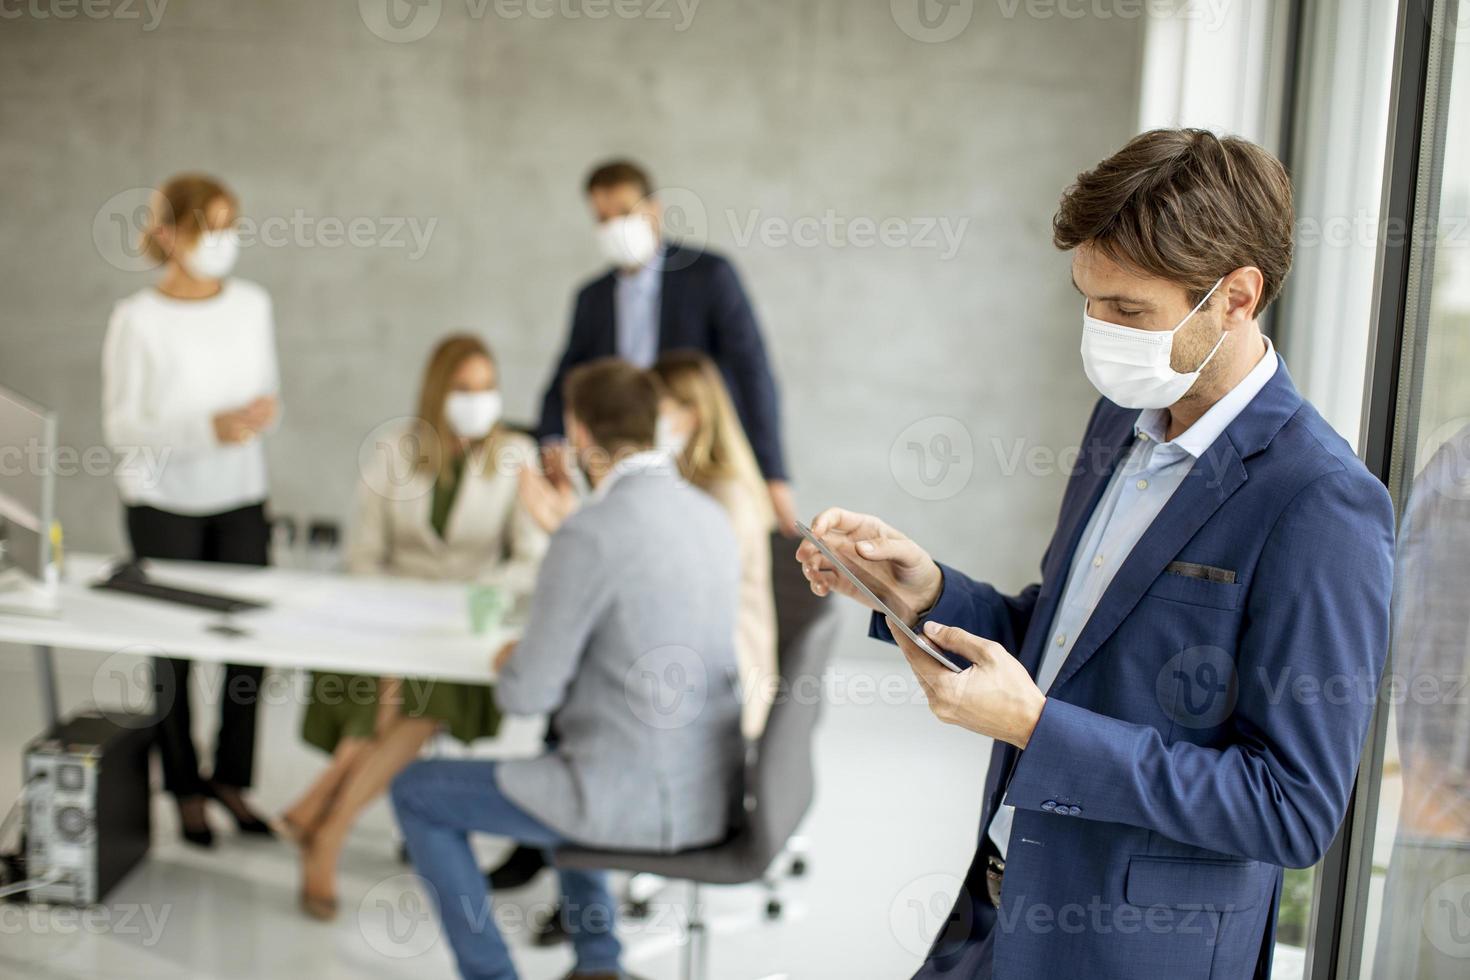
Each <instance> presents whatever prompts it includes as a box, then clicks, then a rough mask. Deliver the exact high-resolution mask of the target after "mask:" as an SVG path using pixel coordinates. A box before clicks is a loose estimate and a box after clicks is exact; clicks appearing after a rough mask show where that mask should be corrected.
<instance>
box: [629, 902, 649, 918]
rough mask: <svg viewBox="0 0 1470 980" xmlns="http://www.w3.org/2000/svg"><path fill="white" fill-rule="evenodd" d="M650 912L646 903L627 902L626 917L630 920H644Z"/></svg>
mask: <svg viewBox="0 0 1470 980" xmlns="http://www.w3.org/2000/svg"><path fill="white" fill-rule="evenodd" d="M650 911H651V909H650V908H649V905H648V903H647V902H629V903H628V910H627V916H628V918H630V919H646V918H648V913H649V912H650Z"/></svg>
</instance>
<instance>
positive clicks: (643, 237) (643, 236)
mask: <svg viewBox="0 0 1470 980" xmlns="http://www.w3.org/2000/svg"><path fill="white" fill-rule="evenodd" d="M597 248H598V250H599V251H600V252H602V257H603V258H605V259H607V260H608V261H609V262H611V263H612V264H613V265H615V266H617V267H618V268H620V269H632V268H635V267H638V266H644V265H647V264H648V263H649V262H650V261H652V259H653V257H654V255H655V254H657V252H658V235H656V234H654V231H653V223H652V222H651V221H649V220H648V218H647V217H645V216H644V215H641V214H628V215H624V216H623V217H621V218H609V219H608V220H607V221H604V222H603V223H602V224H600V225H598V226H597Z"/></svg>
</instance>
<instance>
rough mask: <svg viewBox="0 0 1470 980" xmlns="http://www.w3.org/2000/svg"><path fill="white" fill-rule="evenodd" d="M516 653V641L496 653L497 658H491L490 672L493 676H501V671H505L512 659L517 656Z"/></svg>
mask: <svg viewBox="0 0 1470 980" xmlns="http://www.w3.org/2000/svg"><path fill="white" fill-rule="evenodd" d="M515 652H516V641H515V640H511V641H510V642H509V643H507V644H506V645H505V646H503V647H501V648H500V649H499V650H497V651H496V652H495V656H493V657H491V658H490V672H491V673H492V674H499V673H500V672H501V671H503V670H504V669H505V665H506V664H507V663H509V662H510V658H511V657H512V656H514V655H515Z"/></svg>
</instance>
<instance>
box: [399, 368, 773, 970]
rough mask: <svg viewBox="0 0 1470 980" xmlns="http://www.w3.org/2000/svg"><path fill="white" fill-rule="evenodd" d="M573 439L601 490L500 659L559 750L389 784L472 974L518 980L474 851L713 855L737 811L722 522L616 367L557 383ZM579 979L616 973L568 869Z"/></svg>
mask: <svg viewBox="0 0 1470 980" xmlns="http://www.w3.org/2000/svg"><path fill="white" fill-rule="evenodd" d="M565 390H566V395H567V419H566V421H567V432H568V435H569V437H570V440H571V443H572V446H573V448H574V449H575V450H576V453H577V457H578V462H579V464H580V465H581V467H582V468H583V470H584V471H585V472H586V474H587V477H588V480H589V482H590V483H591V484H592V486H593V488H594V490H593V494H592V496H591V498H590V499H589V500H588V501H587V502H586V503H585V504H584V505H583V506H582V507H581V509H580V510H578V511H577V512H576V513H574V514H572V516H571V517H569V518H567V520H566V522H565V523H564V524H563V525H562V526H561V528H560V529H559V530H558V531H557V533H556V534H555V536H554V537H553V538H552V540H551V545H550V549H549V550H548V552H547V554H546V560H545V563H544V564H543V565H542V568H541V573H540V576H539V577H538V579H537V584H536V592H535V596H534V598H533V600H532V603H531V614H530V620H529V624H528V626H527V628H526V632H525V635H524V636H522V638H521V640H520V642H519V643H518V644H515V645H514V646H512V647H507V648H506V649H505V650H504V651H502V652H501V655H500V656H499V657H498V658H497V660H498V664H499V677H498V680H497V682H496V696H497V700H498V701H499V703H500V707H501V709H502V710H503V711H505V712H507V713H509V714H542V713H546V714H549V715H550V716H551V719H552V724H553V726H554V729H555V731H556V733H557V741H556V744H555V746H554V748H551V749H550V750H549V751H547V752H546V753H544V754H542V755H540V756H537V757H535V758H531V759H519V760H513V761H509V762H494V761H465V760H424V761H420V762H418V763H415V764H414V765H413V766H411V767H409V768H408V769H407V770H406V771H405V772H404V773H403V774H402V775H401V776H399V777H398V779H397V780H396V781H395V783H394V784H393V804H394V808H395V810H396V811H397V813H398V820H399V823H400V824H401V825H402V827H403V833H404V837H405V838H406V839H407V841H408V850H409V853H410V855H411V856H412V857H413V862H414V865H415V867H416V868H417V869H418V872H419V874H420V875H422V876H423V877H424V879H425V880H426V881H427V882H428V883H429V885H430V886H431V889H430V890H431V893H432V894H433V895H434V898H435V900H436V902H437V903H438V907H439V911H440V916H441V918H442V920H443V923H444V932H445V935H446V936H447V937H448V939H449V941H450V944H451V946H452V947H453V949H454V954H455V958H456V960H457V961H458V964H459V970H460V973H461V974H462V975H463V976H464V977H466V978H476V980H480V978H487V980H488V978H494V980H502V978H513V977H515V975H516V973H515V968H514V967H513V966H512V964H511V958H510V954H509V952H508V950H507V949H506V946H505V943H504V942H503V941H502V939H501V937H500V934H499V932H498V931H497V929H496V927H495V922H494V917H493V915H492V914H491V912H490V904H489V903H490V898H489V896H488V895H487V893H486V891H485V879H484V877H483V876H482V875H481V874H480V872H479V870H478V869H477V867H476V865H475V859H474V856H473V854H472V853H471V851H470V846H469V840H468V835H469V834H470V833H471V832H475V831H479V832H483V833H489V834H497V835H500V836H504V837H509V838H511V839H513V840H516V841H519V842H521V843H523V844H527V845H531V846H536V847H542V848H546V849H548V850H551V849H555V848H556V847H559V846H561V845H563V844H569V843H570V844H581V845H588V846H595V847H604V848H619V849H628V850H647V851H675V850H681V849H683V848H687V847H695V846H699V845H701V844H710V843H714V842H716V841H718V840H721V839H722V838H723V837H724V836H725V835H726V832H727V830H728V823H729V820H730V817H731V815H732V813H734V812H735V809H736V806H737V803H738V801H739V798H740V772H741V764H742V757H743V751H744V749H743V742H742V740H741V736H740V698H739V686H738V680H737V674H736V668H735V651H734V635H735V615H736V602H737V595H738V578H739V559H738V557H737V554H736V547H735V540H734V535H733V532H732V531H731V530H730V527H729V524H728V522H727V520H726V518H725V515H724V512H723V511H722V510H721V509H720V506H719V505H718V504H717V503H715V502H714V500H712V499H711V498H709V497H707V496H705V495H704V494H703V493H702V492H700V491H699V490H697V489H695V488H693V487H691V486H689V485H688V484H687V483H685V482H684V481H683V480H682V479H681V478H680V477H679V474H678V470H677V468H676V466H675V465H674V462H673V460H672V458H671V457H670V456H668V455H667V454H665V453H660V452H657V451H655V450H654V449H653V445H654V427H655V422H656V421H657V415H658V389H657V387H656V385H655V383H654V381H653V380H652V379H651V378H650V377H649V376H648V375H647V374H645V373H644V372H642V371H639V370H637V369H636V368H634V367H632V366H631V365H629V364H627V363H625V362H621V361H616V360H612V359H609V360H605V361H598V362H594V363H591V364H588V365H585V366H583V367H580V368H578V369H577V370H576V371H575V372H573V373H572V374H571V375H570V376H569V377H568V379H567V384H566V389H565ZM560 878H561V886H562V891H563V903H564V921H565V923H566V925H567V928H568V931H569V932H570V933H571V936H572V941H573V944H574V946H575V948H576V952H577V967H576V971H575V972H574V974H573V976H575V977H578V978H591V977H609V978H620V977H622V976H624V974H623V973H622V972H621V967H620V965H619V956H620V953H621V948H620V946H619V943H618V940H617V937H616V936H615V934H614V930H613V924H614V914H615V909H616V903H615V901H614V899H613V898H612V896H611V895H610V894H609V893H608V890H607V886H606V882H605V876H604V875H602V874H601V873H589V872H572V871H563V872H561V873H560Z"/></svg>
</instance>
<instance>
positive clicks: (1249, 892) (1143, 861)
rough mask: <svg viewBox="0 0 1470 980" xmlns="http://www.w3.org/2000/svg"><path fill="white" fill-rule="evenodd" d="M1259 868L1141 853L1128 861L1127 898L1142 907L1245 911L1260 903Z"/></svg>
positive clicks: (1249, 864)
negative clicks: (1149, 855) (1151, 855)
mask: <svg viewBox="0 0 1470 980" xmlns="http://www.w3.org/2000/svg"><path fill="white" fill-rule="evenodd" d="M1259 867H1260V865H1259V864H1257V863H1256V862H1255V861H1230V860H1224V861H1222V860H1217V859H1211V858H1181V857H1148V856H1146V855H1141V854H1138V855H1134V856H1133V857H1132V858H1130V859H1129V860H1128V882H1127V886H1126V888H1125V891H1124V895H1125V897H1126V898H1127V901H1128V904H1129V905H1137V906H1139V907H1141V908H1152V907H1154V906H1163V907H1165V908H1171V909H1205V910H1209V911H1214V912H1243V911H1245V910H1246V909H1252V908H1255V907H1256V905H1257V904H1258V903H1259V902H1260V899H1261V890H1262V883H1261V876H1260V875H1259V874H1258V873H1257V869H1258V868H1259Z"/></svg>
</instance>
